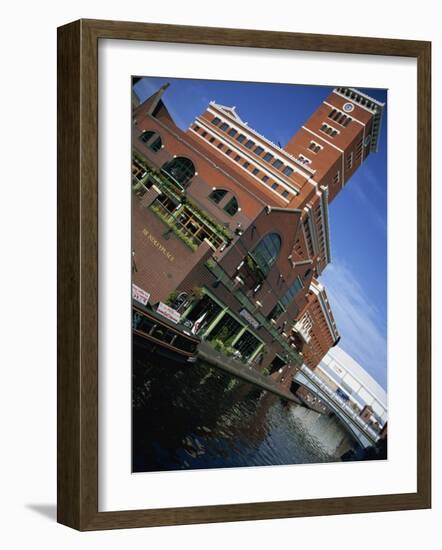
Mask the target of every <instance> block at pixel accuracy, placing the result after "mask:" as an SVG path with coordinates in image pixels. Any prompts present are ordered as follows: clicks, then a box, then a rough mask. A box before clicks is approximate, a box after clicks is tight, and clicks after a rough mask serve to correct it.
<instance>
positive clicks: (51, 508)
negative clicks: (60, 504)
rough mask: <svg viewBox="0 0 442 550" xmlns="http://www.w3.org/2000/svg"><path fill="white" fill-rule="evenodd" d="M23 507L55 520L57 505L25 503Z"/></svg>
mask: <svg viewBox="0 0 442 550" xmlns="http://www.w3.org/2000/svg"><path fill="white" fill-rule="evenodd" d="M25 507H26V508H27V509H28V510H32V511H33V512H36V513H37V514H40V515H41V516H44V517H45V518H47V519H50V520H52V521H56V520H57V506H56V505H55V504H25Z"/></svg>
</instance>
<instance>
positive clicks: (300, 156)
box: [298, 155, 312, 164]
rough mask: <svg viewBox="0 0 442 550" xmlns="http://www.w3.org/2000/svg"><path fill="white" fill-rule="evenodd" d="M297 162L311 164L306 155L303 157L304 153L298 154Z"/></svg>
mask: <svg viewBox="0 0 442 550" xmlns="http://www.w3.org/2000/svg"><path fill="white" fill-rule="evenodd" d="M298 160H299V162H302V164H311V162H312V161H311V160H310V159H308V158H307V157H304V155H298Z"/></svg>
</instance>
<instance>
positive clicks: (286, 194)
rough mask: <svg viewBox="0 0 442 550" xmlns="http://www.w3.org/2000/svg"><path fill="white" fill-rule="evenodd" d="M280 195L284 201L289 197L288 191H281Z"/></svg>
mask: <svg viewBox="0 0 442 550" xmlns="http://www.w3.org/2000/svg"><path fill="white" fill-rule="evenodd" d="M281 195H282V196H283V197H284V198H285V199H286V198H287V197H288V196H289V192H288V191H283V192H282V193H281Z"/></svg>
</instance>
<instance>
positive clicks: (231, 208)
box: [224, 197, 239, 216]
mask: <svg viewBox="0 0 442 550" xmlns="http://www.w3.org/2000/svg"><path fill="white" fill-rule="evenodd" d="M238 208H239V207H238V201H237V200H236V198H235V197H232V198H231V199H230V200H229V202H228V203H227V204H226V206H225V207H224V210H225V212H227V214H229V216H234V215H235V214H236V213H237V212H238Z"/></svg>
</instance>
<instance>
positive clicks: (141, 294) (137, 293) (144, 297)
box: [132, 284, 150, 306]
mask: <svg viewBox="0 0 442 550" xmlns="http://www.w3.org/2000/svg"><path fill="white" fill-rule="evenodd" d="M132 298H133V299H134V300H136V301H137V302H140V304H143V306H145V305H146V304H147V302H148V301H149V298H150V294H149V293H148V292H146V291H145V290H143V289H142V288H140V287H139V286H137V285H134V284H132Z"/></svg>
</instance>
